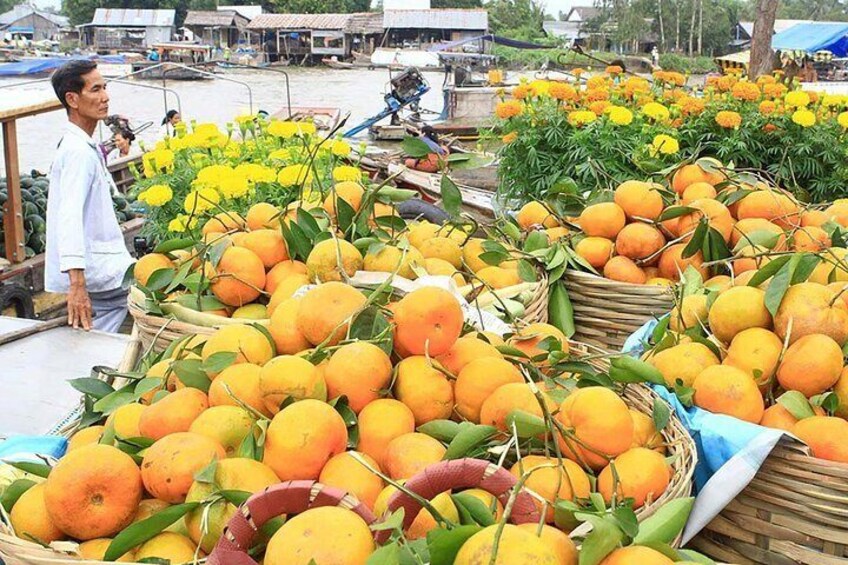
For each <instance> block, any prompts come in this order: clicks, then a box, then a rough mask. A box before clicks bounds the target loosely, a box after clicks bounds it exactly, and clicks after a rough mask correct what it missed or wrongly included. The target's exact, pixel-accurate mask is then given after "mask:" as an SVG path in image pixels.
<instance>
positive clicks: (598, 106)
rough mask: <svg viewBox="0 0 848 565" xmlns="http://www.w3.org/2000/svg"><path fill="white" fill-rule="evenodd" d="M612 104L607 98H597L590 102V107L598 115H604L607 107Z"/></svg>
mask: <svg viewBox="0 0 848 565" xmlns="http://www.w3.org/2000/svg"><path fill="white" fill-rule="evenodd" d="M610 106H612V104H610V103H609V102H608V101H606V100H597V101H595V102H592V103H591V104H589V109H590V110H592V112H594V113H595V115H596V116H603V115H604V112H605V111H606V109H607V108H609V107H610Z"/></svg>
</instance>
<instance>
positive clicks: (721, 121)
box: [715, 110, 742, 129]
mask: <svg viewBox="0 0 848 565" xmlns="http://www.w3.org/2000/svg"><path fill="white" fill-rule="evenodd" d="M715 121H716V123H717V124H718V125H720V126H721V127H723V128H727V129H736V128H738V127H739V126H740V125H742V116H740V115H739V114H738V113H736V112H731V111H729V110H722V111H721V112H719V113H718V114H716V117H715Z"/></svg>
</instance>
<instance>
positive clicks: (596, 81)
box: [586, 75, 607, 90]
mask: <svg viewBox="0 0 848 565" xmlns="http://www.w3.org/2000/svg"><path fill="white" fill-rule="evenodd" d="M606 85H607V77H605V76H604V75H595V76H593V77H590V78H589V80H587V81H586V88H587V89H588V90H592V89H593V88H603V87H605V86H606Z"/></svg>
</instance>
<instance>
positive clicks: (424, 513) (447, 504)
mask: <svg viewBox="0 0 848 565" xmlns="http://www.w3.org/2000/svg"><path fill="white" fill-rule="evenodd" d="M399 482H401V483H403V482H404V481H399ZM396 492H398V489H397V488H395V487H394V486H393V485H389V486H387V487H386V488H384V489H383V490H382V492H380V495H379V496H378V497H377V501H376V502H375V503H374V514H376V515H377V516H383V515H385V514H386V511H387V510H388V507H389V500H391V498H392V496H394V494H395V493H396ZM430 506H432V507H433V508H435V509H436V512H438V513H439V514H441V515H442V516H443V517H444V518H446V519H447V520H450V521H452V522H454V523H458V522H459V510H457V509H456V505H455V504H454V503H453V499H452V498H451V496H450V491H446V492H443V493H440V494H437V495H436V496H434V497H433V499H432V500H430ZM438 526H439V525H438V523H437V522H436V519H435V518H433V515H432V514H431V513H430V511H429V510H427V509H426V508H422V509H421V510H419V511H418V514H417V515H416V516H415V520H413V521H412V524H410V525H409V527H408V528H406V532H405V533H406V539H409V540H415V539H423V538H426V537H427V532H429V531H431V530H434V529H436V528H437V527H438Z"/></svg>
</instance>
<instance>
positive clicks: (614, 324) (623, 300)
mask: <svg viewBox="0 0 848 565" xmlns="http://www.w3.org/2000/svg"><path fill="white" fill-rule="evenodd" d="M563 281H564V283H565V287H566V289H568V297H569V298H570V299H571V305H572V307H573V309H574V326H575V328H576V333H575V335H574V339H576V340H578V341H582V342H584V343H589V344H592V345H595V346H597V347H600V348H601V349H603V350H604V351H607V352H611V353H617V352H619V351H621V348H622V346H624V342H625V340H627V338H628V337H629V336H630V335H631V334H632V333H634V332H635V331H636V330H638V329H639V328H641V327H642V325H643V324H644V323H645V322H647V321H648V320H651V319H653V318H656V317H659V316H662V315H665V314H667V313H668V312H669V311H670V310H671V309H672V308H673V307H674V298H673V296H672V292H671V290H670V289H668V288H666V287H660V286H650V285H643V284H630V283H623V282H618V281H613V280H610V279H605V278H603V277H599V276H597V275H592V274H589V273H583V272H580V271H575V270H571V269H570V270H567V271H565V275H564V276H563Z"/></svg>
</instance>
